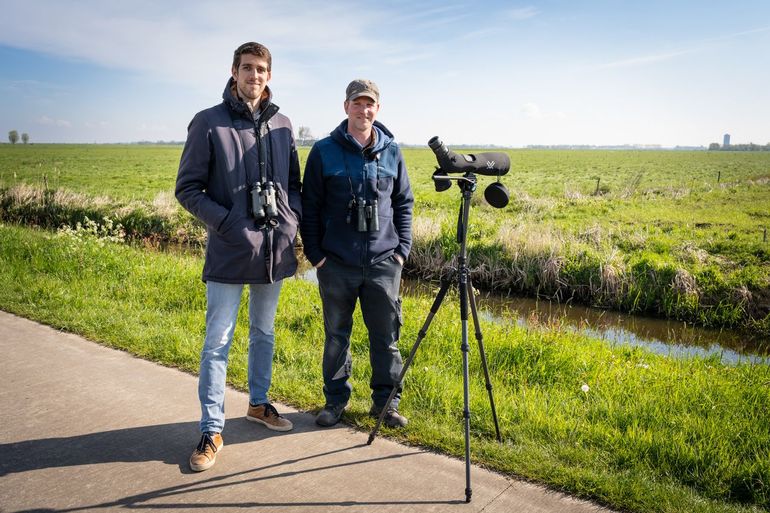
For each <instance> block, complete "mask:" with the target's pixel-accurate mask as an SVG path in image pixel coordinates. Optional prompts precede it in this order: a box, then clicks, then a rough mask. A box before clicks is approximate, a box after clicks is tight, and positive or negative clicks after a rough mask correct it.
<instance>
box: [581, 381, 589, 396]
mask: <svg viewBox="0 0 770 513" xmlns="http://www.w3.org/2000/svg"><path fill="white" fill-rule="evenodd" d="M580 390H582V391H583V393H584V394H587V393H588V391H589V390H591V387H589V386H588V385H587V384H585V383H583V386H582V387H580Z"/></svg>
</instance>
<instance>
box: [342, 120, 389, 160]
mask: <svg viewBox="0 0 770 513" xmlns="http://www.w3.org/2000/svg"><path fill="white" fill-rule="evenodd" d="M372 130H374V131H375V132H376V133H377V139H376V142H375V144H374V146H373V147H372V148H369V150H367V151H368V152H369V153H370V154H372V153H379V152H381V151H382V150H384V149H385V148H387V147H388V146H390V144H391V143H392V142H393V134H392V133H391V132H390V130H388V129H387V127H385V125H383V124H382V123H380V122H379V121H375V122H374V124H373V126H372ZM330 135H331V137H332V139H334V140H335V141H337V142H338V143H339V144H341V145H343V146H346V147H348V148H349V149H350V150H351V151H356V152H358V151H361V147H360V146H359V145H358V143H357V142H356V140H355V139H354V138H353V136H352V135H350V134H349V133H348V120H347V119H345V120H343V121H342V123H340V124H339V125H338V126H337V128H335V129H334V131H333V132H332V133H331V134H330Z"/></svg>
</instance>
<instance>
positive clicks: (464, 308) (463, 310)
mask: <svg viewBox="0 0 770 513" xmlns="http://www.w3.org/2000/svg"><path fill="white" fill-rule="evenodd" d="M467 278H468V276H467V270H465V269H463V268H461V269H460V279H459V286H460V319H461V323H462V345H461V346H460V349H461V350H462V353H463V423H464V424H465V502H470V501H471V495H472V494H473V491H472V490H471V409H470V392H469V386H468V351H469V350H470V346H469V345H468V282H467Z"/></svg>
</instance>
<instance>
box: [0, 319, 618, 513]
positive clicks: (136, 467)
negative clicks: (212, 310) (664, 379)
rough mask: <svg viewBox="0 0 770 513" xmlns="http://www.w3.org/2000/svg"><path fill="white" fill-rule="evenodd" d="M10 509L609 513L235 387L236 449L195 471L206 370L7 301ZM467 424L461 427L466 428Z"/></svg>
mask: <svg viewBox="0 0 770 513" xmlns="http://www.w3.org/2000/svg"><path fill="white" fill-rule="evenodd" d="M0 353H1V354H2V358H1V359H0V377H1V378H2V384H3V386H2V388H0V411H2V412H3V415H2V419H3V421H4V426H3V430H2V432H0V512H3V513H6V512H19V511H50V512H54V511H55V512H65V511H109V510H118V509H139V510H142V511H160V510H174V511H196V512H205V511H216V512H224V511H244V510H245V509H246V508H255V510H257V511H275V512H278V511H280V512H284V511H288V512H295V511H296V512H317V511H321V512H337V511H339V512H342V511H344V512H346V513H353V512H355V513H357V512H375V511H376V512H377V513H386V512H394V513H395V512H443V511H451V512H463V513H464V512H479V511H482V510H483V511H484V512H487V513H503V512H505V513H510V512H519V511H520V512H527V513H537V512H554V513H555V512H560V513H561V512H570V513H572V512H574V513H583V512H596V511H608V510H604V509H602V508H599V507H597V506H595V505H593V504H591V503H588V502H584V501H578V500H575V499H572V498H570V497H568V496H566V495H564V494H561V493H557V492H552V491H548V490H546V489H544V488H542V487H538V486H535V485H532V484H529V483H525V482H521V481H515V480H511V479H508V478H505V477H503V476H501V475H498V474H495V473H492V472H488V471H486V470H483V469H480V468H478V467H473V469H472V473H471V485H472V488H473V497H472V501H471V502H470V503H469V504H466V503H465V466H464V463H463V462H462V461H460V460H455V459H451V458H448V457H444V456H440V455H436V454H432V453H429V452H427V451H425V450H422V449H419V448H414V447H406V446H402V445H399V444H396V443H394V442H391V441H388V440H386V439H384V438H381V437H378V438H377V439H376V440H375V441H374V443H373V444H372V445H371V446H368V445H366V440H367V433H362V432H357V431H354V430H353V429H351V428H349V427H347V426H344V425H341V426H335V427H334V428H330V429H321V428H317V427H316V426H315V424H314V422H313V416H312V415H310V414H306V413H301V412H297V411H295V410H292V409H290V408H287V407H283V406H280V405H279V410H280V411H282V412H288V413H287V414H286V417H287V418H289V419H290V420H291V421H292V422H293V423H294V426H295V428H294V430H293V431H291V432H289V433H273V432H271V431H268V430H267V429H265V428H264V427H263V426H259V425H256V424H254V423H251V422H248V421H246V419H245V417H244V415H245V412H246V407H247V404H248V397H247V396H246V394H243V393H241V392H237V391H235V390H231V389H228V391H227V399H226V401H227V403H226V404H227V412H228V420H227V426H226V428H225V432H224V440H225V447H224V448H223V450H222V452H221V455H220V457H219V458H218V460H217V464H216V466H214V467H213V468H212V469H211V470H208V471H206V472H202V473H193V472H191V471H190V470H189V469H188V467H187V460H188V458H189V456H190V453H191V451H192V449H193V446H194V445H195V443H196V442H197V440H198V438H199V433H198V425H197V424H198V422H197V421H198V412H199V406H198V399H197V379H196V377H195V376H191V375H188V374H185V373H183V372H180V371H177V370H174V369H169V368H166V367H162V366H159V365H156V364H154V363H150V362H147V361H144V360H140V359H137V358H134V357H132V356H130V355H128V354H126V353H123V352H120V351H115V350H112V349H109V348H105V347H103V346H100V345H98V344H95V343H93V342H89V341H87V340H84V339H82V338H80V337H77V336H74V335H70V334H65V333H61V332H58V331H56V330H54V329H51V328H49V327H47V326H42V325H40V324H37V323H34V322H31V321H28V320H26V319H22V318H19V317H16V316H13V315H11V314H8V313H5V312H0ZM459 428H460V427H459V424H458V429H459Z"/></svg>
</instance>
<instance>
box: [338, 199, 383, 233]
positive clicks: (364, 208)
mask: <svg viewBox="0 0 770 513" xmlns="http://www.w3.org/2000/svg"><path fill="white" fill-rule="evenodd" d="M354 215H355V218H356V224H355V226H356V231H358V232H377V231H379V230H380V218H379V216H378V215H377V198H375V199H372V200H364V199H363V198H357V199H352V200H350V202H349V203H348V216H347V219H346V221H347V223H348V224H350V223H351V222H352V220H353V216H354Z"/></svg>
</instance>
